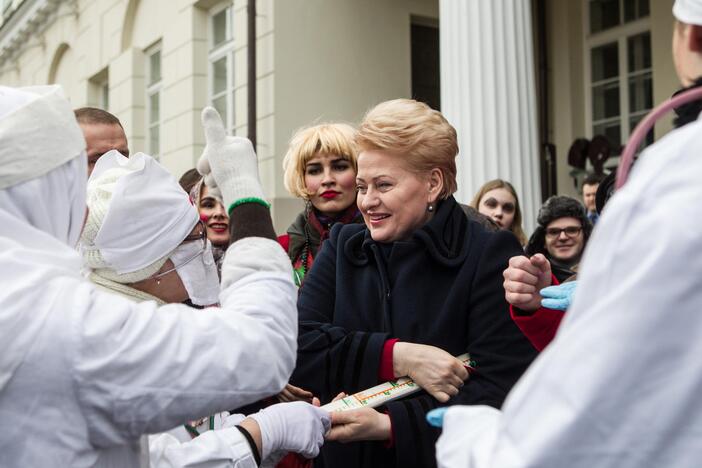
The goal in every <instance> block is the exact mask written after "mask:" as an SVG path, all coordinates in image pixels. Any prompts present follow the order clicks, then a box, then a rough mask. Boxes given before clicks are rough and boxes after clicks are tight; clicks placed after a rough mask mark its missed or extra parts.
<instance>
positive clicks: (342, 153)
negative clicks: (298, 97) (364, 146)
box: [278, 123, 363, 286]
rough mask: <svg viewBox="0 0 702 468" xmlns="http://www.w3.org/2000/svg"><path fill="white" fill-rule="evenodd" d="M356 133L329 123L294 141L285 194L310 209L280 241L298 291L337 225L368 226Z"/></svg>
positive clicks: (302, 133) (285, 164) (288, 159)
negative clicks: (359, 203) (359, 187)
mask: <svg viewBox="0 0 702 468" xmlns="http://www.w3.org/2000/svg"><path fill="white" fill-rule="evenodd" d="M355 133H356V131H355V130H354V128H353V127H351V126H350V125H347V124H343V123H328V124H321V125H315V126H312V127H306V128H303V129H300V130H298V131H297V132H296V133H295V135H293V137H292V139H291V140H290V147H289V148H288V152H287V154H286V155H285V159H284V160H283V169H284V171H285V175H284V183H285V188H287V189H288V191H289V192H290V193H291V194H292V195H294V196H296V197H299V198H302V199H303V200H305V209H304V211H302V213H300V214H299V215H298V216H297V218H295V221H294V222H293V223H292V224H291V225H290V227H289V228H288V231H287V234H285V235H282V236H280V237H279V238H278V241H279V242H280V244H281V245H282V246H283V248H284V249H285V250H286V251H287V252H288V256H289V257H290V261H291V262H292V264H293V269H294V271H295V282H296V283H297V285H298V286H301V285H302V281H303V280H304V278H305V275H306V274H307V272H308V271H309V269H310V268H311V267H312V263H313V261H314V257H316V256H317V252H318V251H319V248H320V246H321V244H322V242H323V241H324V239H326V238H327V237H329V230H330V229H331V227H332V226H333V225H334V224H336V223H341V224H346V223H362V222H363V218H362V217H361V215H360V213H359V212H358V208H356V156H357V151H356V145H355V143H354V135H355Z"/></svg>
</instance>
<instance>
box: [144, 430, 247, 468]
mask: <svg viewBox="0 0 702 468" xmlns="http://www.w3.org/2000/svg"><path fill="white" fill-rule="evenodd" d="M149 458H150V463H149V466H150V468H188V467H199V468H224V467H234V468H258V467H257V465H256V460H255V458H254V456H253V453H251V448H250V447H249V443H248V441H247V440H246V438H245V437H244V436H243V435H242V434H241V432H239V430H238V429H237V428H236V427H229V428H226V429H220V430H216V431H207V432H205V433H204V434H202V435H200V436H198V437H196V438H195V439H193V440H191V441H190V442H185V443H181V442H179V441H178V440H177V439H176V438H175V437H173V436H172V435H170V434H158V435H154V436H150V437H149Z"/></svg>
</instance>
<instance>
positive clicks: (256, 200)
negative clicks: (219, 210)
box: [227, 197, 271, 215]
mask: <svg viewBox="0 0 702 468" xmlns="http://www.w3.org/2000/svg"><path fill="white" fill-rule="evenodd" d="M244 203H258V204H259V205H263V206H265V207H266V208H268V209H270V207H271V204H270V203H268V202H267V201H266V200H263V199H261V198H257V197H248V198H240V199H239V200H237V201H235V202H234V203H232V204H231V205H229V209H228V210H227V213H229V214H230V215H231V214H232V210H233V209H234V208H236V207H237V206H239V205H243V204H244Z"/></svg>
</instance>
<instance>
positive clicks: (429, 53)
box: [410, 17, 441, 110]
mask: <svg viewBox="0 0 702 468" xmlns="http://www.w3.org/2000/svg"><path fill="white" fill-rule="evenodd" d="M410 49H411V56H412V60H411V62H412V97H413V98H414V99H416V100H418V101H421V102H425V103H427V104H428V105H429V106H430V107H432V108H433V109H436V110H440V109H441V86H440V83H441V80H440V75H439V28H438V22H436V21H435V20H431V19H426V18H419V17H413V18H412V24H411V26H410Z"/></svg>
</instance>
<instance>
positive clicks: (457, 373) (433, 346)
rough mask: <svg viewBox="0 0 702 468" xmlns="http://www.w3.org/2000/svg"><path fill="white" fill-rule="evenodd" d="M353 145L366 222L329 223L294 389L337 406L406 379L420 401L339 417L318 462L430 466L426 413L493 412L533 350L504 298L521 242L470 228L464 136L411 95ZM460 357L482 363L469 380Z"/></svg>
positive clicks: (303, 296) (304, 307)
mask: <svg viewBox="0 0 702 468" xmlns="http://www.w3.org/2000/svg"><path fill="white" fill-rule="evenodd" d="M356 142H357V144H358V147H359V151H360V153H359V156H358V174H357V176H356V186H357V190H358V200H357V206H358V208H359V209H360V211H361V213H362V215H363V218H364V220H365V225H364V224H350V225H338V226H334V228H333V229H332V230H331V233H330V237H329V239H328V240H327V241H326V242H325V243H324V245H323V247H322V249H321V251H320V253H319V254H318V256H317V258H316V260H315V266H314V268H313V269H312V270H310V272H309V273H308V275H307V278H306V280H305V285H304V287H303V288H302V289H301V290H300V297H299V300H298V311H299V320H300V324H299V347H298V357H297V367H296V370H295V372H294V373H293V377H292V379H291V382H292V383H293V384H294V385H299V386H301V387H303V388H306V389H309V390H310V391H311V392H312V393H314V394H315V395H318V396H320V398H321V399H322V401H329V400H331V399H332V398H334V397H335V396H336V395H337V394H339V393H340V392H345V393H347V394H351V393H354V392H357V391H360V390H363V389H366V388H369V387H371V386H374V385H377V384H378V383H380V382H383V381H386V380H389V379H394V378H397V377H401V376H410V377H411V378H413V379H414V380H415V382H416V383H417V384H418V385H419V386H420V387H421V388H422V389H423V390H424V391H423V392H421V393H419V394H417V395H414V396H411V397H408V398H405V399H403V400H401V401H395V402H391V403H388V404H387V405H385V407H384V408H383V409H380V411H378V410H375V409H371V408H364V409H361V410H355V411H348V412H343V413H334V414H333V415H332V422H333V423H334V424H335V425H336V426H335V427H333V428H332V430H331V432H330V434H329V435H328V436H327V440H328V442H327V444H326V445H325V448H324V449H323V452H322V454H323V461H322V462H323V463H324V464H325V466H334V467H341V468H345V467H400V466H402V467H431V466H435V460H434V442H435V440H436V436H437V433H436V432H435V431H434V430H433V429H431V428H430V427H429V426H428V425H427V424H426V421H425V415H426V413H427V411H429V410H430V409H432V408H435V407H437V406H438V405H439V404H456V403H466V404H487V405H491V406H494V407H499V406H500V405H501V404H502V401H503V399H504V398H505V395H506V394H507V392H508V391H509V389H510V388H511V386H512V385H513V384H514V382H515V381H516V380H517V379H518V378H519V376H520V375H521V374H522V372H523V371H524V370H525V369H526V367H527V366H528V365H529V363H530V362H531V360H532V359H533V357H534V355H535V350H534V348H533V347H532V346H531V345H530V344H529V342H528V340H527V339H526V338H525V337H524V336H523V335H522V333H521V332H520V331H519V329H518V328H517V327H516V326H515V325H514V323H513V322H512V320H511V319H510V315H509V309H508V305H507V303H506V302H505V299H504V291H503V289H502V282H503V278H502V271H503V270H504V269H505V267H506V266H507V261H508V259H509V258H510V257H511V256H514V255H518V254H520V253H521V247H520V245H519V243H518V242H517V241H516V239H515V238H514V236H512V235H511V234H508V233H506V232H504V231H496V232H488V231H486V230H485V229H484V228H483V227H482V226H480V225H479V224H478V223H476V222H473V221H470V220H469V219H468V218H467V216H466V215H465V213H464V212H463V210H462V209H461V207H460V206H459V205H458V203H457V202H456V200H455V199H454V198H453V196H452V194H453V193H454V192H455V190H456V164H455V158H456V156H457V153H458V145H457V141H456V131H455V129H454V128H453V127H452V126H451V125H450V124H449V123H448V122H447V121H446V119H445V118H444V117H443V116H442V115H441V114H440V113H439V112H438V111H435V110H432V109H430V108H429V107H428V106H427V105H425V104H422V103H419V102H417V101H413V100H407V99H400V100H395V101H389V102H385V103H381V104H379V105H378V106H376V107H375V108H374V109H372V110H371V111H369V112H368V114H367V115H366V116H365V118H364V120H363V122H362V124H361V126H360V128H359V131H358V134H357V137H356ZM465 352H469V353H470V355H471V357H472V358H473V359H474V360H475V362H476V363H477V372H476V374H475V375H472V376H471V377H470V379H468V372H467V370H466V368H465V367H464V366H463V365H462V363H461V362H460V361H459V360H458V359H456V358H455V357H454V356H457V355H460V354H463V353H465ZM329 441H332V442H329ZM339 442H344V444H340V443H339ZM349 442H350V443H349Z"/></svg>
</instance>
